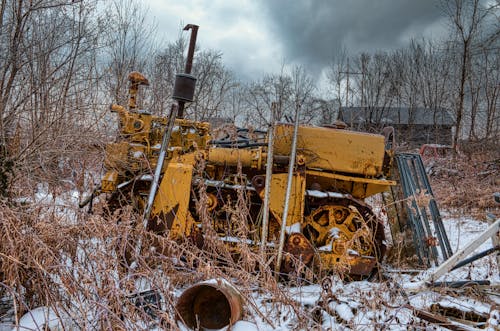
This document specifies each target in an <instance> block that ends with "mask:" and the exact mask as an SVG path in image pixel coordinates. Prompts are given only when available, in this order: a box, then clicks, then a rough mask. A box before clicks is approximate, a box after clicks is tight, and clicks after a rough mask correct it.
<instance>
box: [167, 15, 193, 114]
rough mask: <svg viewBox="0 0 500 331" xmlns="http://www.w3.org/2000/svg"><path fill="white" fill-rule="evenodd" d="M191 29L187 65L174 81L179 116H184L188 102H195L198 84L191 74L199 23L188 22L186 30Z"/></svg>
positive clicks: (174, 96)
mask: <svg viewBox="0 0 500 331" xmlns="http://www.w3.org/2000/svg"><path fill="white" fill-rule="evenodd" d="M188 30H191V38H190V40H189V49H188V54H187V59H186V67H185V69H184V73H183V74H177V75H176V77H175V83H174V95H173V98H174V99H175V100H177V103H178V105H179V112H178V114H177V118H183V117H184V105H185V103H186V102H193V97H194V89H195V85H196V77H194V76H192V75H191V69H192V68H193V57H194V50H195V46H196V36H197V35H198V25H194V24H188V25H186V26H185V27H184V31H188Z"/></svg>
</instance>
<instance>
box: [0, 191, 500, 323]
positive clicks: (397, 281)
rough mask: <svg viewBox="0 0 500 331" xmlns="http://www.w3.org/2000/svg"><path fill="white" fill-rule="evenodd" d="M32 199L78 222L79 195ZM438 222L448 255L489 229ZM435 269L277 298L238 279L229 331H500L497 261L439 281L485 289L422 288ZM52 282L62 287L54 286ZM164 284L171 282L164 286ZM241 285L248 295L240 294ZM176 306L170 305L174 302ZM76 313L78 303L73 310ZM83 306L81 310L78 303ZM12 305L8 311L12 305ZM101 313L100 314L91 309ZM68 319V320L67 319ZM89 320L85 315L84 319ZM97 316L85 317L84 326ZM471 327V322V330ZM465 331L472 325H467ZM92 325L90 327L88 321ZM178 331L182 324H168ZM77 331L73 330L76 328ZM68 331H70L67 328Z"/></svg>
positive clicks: (39, 319) (301, 287)
mask: <svg viewBox="0 0 500 331" xmlns="http://www.w3.org/2000/svg"><path fill="white" fill-rule="evenodd" d="M39 191H40V192H45V193H44V194H42V193H39V194H38V195H37V196H36V200H38V202H43V201H45V202H46V203H47V205H50V206H52V207H51V209H47V210H45V212H50V213H52V214H56V215H58V214H61V215H66V216H68V215H69V218H70V219H73V218H76V215H73V214H72V213H69V214H68V213H67V211H65V209H67V208H68V206H69V205H71V204H76V203H77V201H78V194H77V193H76V192H73V193H70V194H69V195H68V196H66V197H64V198H57V199H56V201H55V202H56V203H54V198H53V197H52V196H51V195H50V194H49V193H48V192H47V191H46V190H45V189H44V188H43V187H41V188H39ZM442 214H443V221H444V224H445V227H446V231H447V234H448V237H449V239H450V242H451V244H452V248H453V251H454V252H456V251H457V250H459V249H460V248H462V247H464V246H465V245H467V244H468V243H469V242H470V241H471V240H473V239H474V238H476V237H477V236H478V235H479V234H480V233H482V232H483V231H484V230H485V229H486V228H487V227H488V223H487V222H486V220H478V219H473V218H469V217H466V216H457V215H456V214H450V213H446V212H442ZM491 247H492V242H491V240H486V241H485V242H484V243H483V244H482V245H481V246H480V247H479V248H478V249H477V250H476V253H477V252H481V251H484V250H486V249H488V248H491ZM432 271H433V268H431V269H428V270H421V269H420V270H419V269H418V268H413V269H408V268H398V267H397V266H394V265H384V267H383V268H382V270H381V275H380V277H379V279H378V280H374V281H356V282H354V281H352V282H348V281H345V280H343V279H341V278H340V277H339V276H336V275H333V276H329V277H326V278H324V279H323V280H322V281H321V283H319V284H310V283H308V282H307V281H305V280H304V281H303V282H302V283H300V284H297V283H294V284H287V283H281V284H279V288H277V289H276V290H275V291H272V292H271V291H269V290H267V289H266V290H263V289H262V288H259V286H258V285H255V287H253V288H249V287H248V282H245V284H244V285H243V284H240V282H239V280H238V279H234V278H228V279H226V281H228V282H229V283H231V284H233V286H234V287H235V288H236V289H237V290H241V291H242V293H244V295H243V316H242V318H241V320H240V321H238V322H237V323H236V324H234V325H233V326H232V328H231V330H233V331H234V330H240V331H241V330H261V331H267V330H283V331H285V330H309V329H321V330H408V329H415V330H446V329H447V327H446V325H443V324H442V322H436V321H434V322H429V321H428V320H427V319H423V318H422V315H421V311H423V312H431V313H433V314H435V315H439V316H446V317H445V318H446V319H448V321H449V323H459V324H455V325H454V327H455V329H458V330H468V329H470V330H472V329H473V326H475V327H482V328H484V327H486V325H488V327H489V328H490V330H495V329H494V327H495V325H496V327H497V329H498V326H499V323H500V316H499V312H498V307H500V290H499V289H500V287H499V285H500V276H499V268H498V266H497V263H496V259H495V256H492V255H490V256H486V257H484V258H482V259H479V260H477V261H475V262H473V263H471V264H469V265H467V266H464V267H462V268H459V269H457V270H455V271H452V272H449V273H447V274H446V275H445V276H443V277H442V278H441V279H439V281H442V282H448V281H464V280H466V281H483V280H486V281H488V282H489V285H488V286H466V287H461V288H451V287H449V286H448V287H446V286H440V287H429V286H428V284H427V283H426V281H427V280H428V277H429V275H430V274H431V273H432ZM55 282H56V283H58V282H61V283H62V284H63V283H64V282H63V280H61V279H57V280H55ZM165 282H168V281H165ZM188 283H189V282H185V283H184V284H183V285H182V286H178V287H176V288H174V289H173V290H172V289H169V291H170V292H171V294H172V298H170V300H165V299H161V301H162V303H161V309H163V310H165V311H167V312H169V313H170V315H172V314H171V313H172V309H173V303H174V302H173V300H175V299H177V298H178V297H179V296H180V295H181V293H183V291H184V290H185V289H186V288H187V287H189V286H190V285H192V284H188ZM240 285H241V286H244V287H245V288H244V289H243V288H240ZM172 299H173V300H172ZM10 304H11V298H10V297H9V296H4V297H3V298H1V301H0V307H3V309H2V315H1V316H0V331H4V330H16V327H14V326H13V323H14V321H13V314H14V309H15V307H12V306H11V305H10ZM72 304H73V306H78V305H79V303H75V302H73V303H72ZM82 304H83V303H82ZM9 305H10V306H9ZM96 311H98V310H96ZM66 313H67V314H68V315H65V314H66ZM66 313H61V311H57V309H56V310H54V309H52V308H44V307H41V308H37V309H34V310H32V311H31V313H28V314H27V315H24V317H22V318H21V319H20V320H19V326H18V329H19V330H34V329H37V328H36V326H37V325H38V326H43V325H48V326H50V327H51V330H53V329H57V326H58V325H59V327H60V323H61V320H62V321H63V324H65V325H66V326H68V325H72V322H71V319H72V317H71V316H72V315H71V314H72V313H73V314H74V312H72V313H71V312H66ZM86 313H87V312H86ZM93 316H95V315H94V314H93V313H89V315H88V316H87V318H88V319H92V318H93ZM473 322H474V323H473ZM467 324H470V325H467ZM88 325H90V326H92V325H94V326H93V327H95V325H96V324H92V322H89V324H88ZM132 325H133V326H131V328H137V329H150V330H159V329H165V326H164V325H161V323H159V322H158V323H157V322H155V321H149V322H147V323H141V322H137V323H136V324H132ZM170 327H172V328H175V327H178V328H180V329H181V330H185V329H186V328H185V327H184V326H183V325H180V324H178V325H175V326H174V325H171V326H170ZM80 328H81V327H76V328H75V329H80ZM70 329H71V328H70Z"/></svg>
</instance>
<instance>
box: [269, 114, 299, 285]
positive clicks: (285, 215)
mask: <svg viewBox="0 0 500 331" xmlns="http://www.w3.org/2000/svg"><path fill="white" fill-rule="evenodd" d="M297 106H298V107H297V108H296V110H295V126H294V129H293V139H292V150H291V154H290V163H289V164H288V179H287V184H286V194H285V204H284V207H283V217H282V218H281V231H280V241H279V245H278V258H277V260H276V268H275V271H276V278H278V277H279V272H280V269H281V258H282V256H283V246H284V244H285V231H286V222H287V218H288V205H289V200H290V195H291V193H292V181H293V173H294V169H293V168H294V167H295V157H296V154H297V136H298V132H299V108H300V106H299V105H297Z"/></svg>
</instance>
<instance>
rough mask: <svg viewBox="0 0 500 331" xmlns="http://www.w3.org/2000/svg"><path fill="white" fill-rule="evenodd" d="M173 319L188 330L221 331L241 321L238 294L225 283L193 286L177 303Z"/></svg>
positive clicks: (209, 281) (216, 282)
mask: <svg viewBox="0 0 500 331" xmlns="http://www.w3.org/2000/svg"><path fill="white" fill-rule="evenodd" d="M176 311H177V319H178V320H181V321H183V322H184V324H185V325H186V326H187V327H189V328H191V329H198V328H200V329H201V328H206V329H221V328H223V327H225V326H227V325H233V324H234V323H236V322H237V321H238V320H240V319H241V317H242V314H243V303H242V298H241V295H240V294H239V292H238V291H237V290H236V289H235V288H234V287H233V286H232V285H231V284H229V283H228V282H227V281H225V280H221V279H212V280H208V281H205V282H201V283H197V284H195V285H193V286H191V287H190V288H188V289H187V290H185V291H184V292H183V293H182V295H181V296H180V297H179V299H178V300H177V304H176Z"/></svg>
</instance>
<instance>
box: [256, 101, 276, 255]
mask: <svg viewBox="0 0 500 331" xmlns="http://www.w3.org/2000/svg"><path fill="white" fill-rule="evenodd" d="M275 113H276V103H275V102H273V103H272V105H271V118H270V119H269V128H268V130H267V140H268V141H267V163H266V182H265V186H264V206H263V207H262V208H263V209H264V210H263V214H262V233H261V242H260V254H261V255H262V258H264V257H265V252H266V245H267V231H268V224H269V196H270V191H271V177H272V176H273V158H274V147H273V145H274V116H275ZM263 260H264V261H265V259H263Z"/></svg>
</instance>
